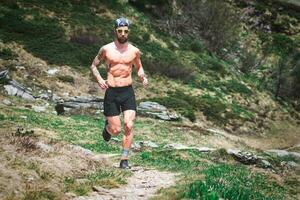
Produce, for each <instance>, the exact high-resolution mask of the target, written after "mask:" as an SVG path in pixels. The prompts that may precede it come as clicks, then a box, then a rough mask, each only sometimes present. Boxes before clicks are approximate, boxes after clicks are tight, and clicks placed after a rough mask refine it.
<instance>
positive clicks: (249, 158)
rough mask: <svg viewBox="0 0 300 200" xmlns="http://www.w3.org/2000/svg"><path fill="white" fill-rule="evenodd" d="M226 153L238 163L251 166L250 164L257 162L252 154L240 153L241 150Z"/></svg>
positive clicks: (231, 150)
mask: <svg viewBox="0 0 300 200" xmlns="http://www.w3.org/2000/svg"><path fill="white" fill-rule="evenodd" d="M227 153H228V154H229V155H232V156H233V157H234V158H235V159H236V160H238V161H239V162H241V163H243V164H246V165H251V164H257V163H258V162H259V160H260V159H259V158H258V157H257V156H256V155H254V154H253V153H250V152H246V151H241V150H235V149H228V150H227Z"/></svg>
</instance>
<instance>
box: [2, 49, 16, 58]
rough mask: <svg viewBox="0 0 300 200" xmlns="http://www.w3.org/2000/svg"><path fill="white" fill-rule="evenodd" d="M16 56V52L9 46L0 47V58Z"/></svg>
mask: <svg viewBox="0 0 300 200" xmlns="http://www.w3.org/2000/svg"><path fill="white" fill-rule="evenodd" d="M15 57H16V54H15V53H14V52H13V51H12V50H11V49H9V48H2V49H0V58H1V59H4V60H9V59H13V58H15Z"/></svg>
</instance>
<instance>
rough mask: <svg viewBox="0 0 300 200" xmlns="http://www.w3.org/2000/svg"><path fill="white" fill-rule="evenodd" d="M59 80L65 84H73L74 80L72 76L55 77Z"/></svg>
mask: <svg viewBox="0 0 300 200" xmlns="http://www.w3.org/2000/svg"><path fill="white" fill-rule="evenodd" d="M57 78H58V79H59V80H61V81H62V82H66V83H72V84H74V83H75V80H74V78H73V76H70V75H60V76H58V77H57Z"/></svg>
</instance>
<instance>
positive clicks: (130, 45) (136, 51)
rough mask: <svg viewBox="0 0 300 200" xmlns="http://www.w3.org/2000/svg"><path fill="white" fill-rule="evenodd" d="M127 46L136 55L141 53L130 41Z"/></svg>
mask: <svg viewBox="0 0 300 200" xmlns="http://www.w3.org/2000/svg"><path fill="white" fill-rule="evenodd" d="M129 47H130V49H131V50H132V51H133V52H134V53H135V54H136V55H138V56H140V55H141V54H142V53H141V51H140V50H139V48H137V47H135V46H134V45H132V44H131V43H130V44H129Z"/></svg>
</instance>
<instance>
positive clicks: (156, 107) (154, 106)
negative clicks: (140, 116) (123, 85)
mask: <svg viewBox="0 0 300 200" xmlns="http://www.w3.org/2000/svg"><path fill="white" fill-rule="evenodd" d="M138 107H139V109H141V110H152V111H153V112H154V111H167V108H166V107H165V106H163V105H160V104H159V103H157V102H152V101H145V102H141V103H140V105H139V106H138Z"/></svg>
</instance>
